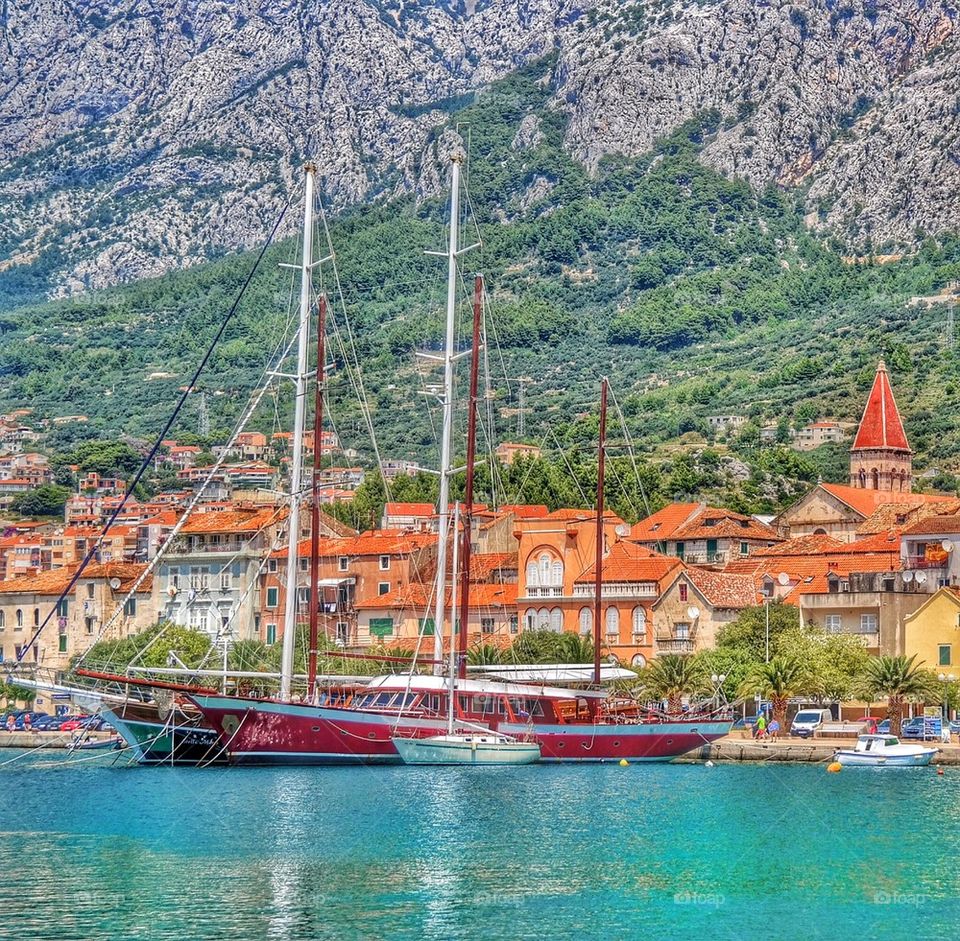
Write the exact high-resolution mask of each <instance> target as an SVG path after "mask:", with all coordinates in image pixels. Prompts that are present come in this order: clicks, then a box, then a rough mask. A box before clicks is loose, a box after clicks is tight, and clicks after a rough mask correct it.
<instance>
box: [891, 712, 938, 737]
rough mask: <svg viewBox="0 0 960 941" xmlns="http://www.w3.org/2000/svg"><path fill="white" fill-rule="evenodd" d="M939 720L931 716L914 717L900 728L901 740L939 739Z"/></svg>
mask: <svg viewBox="0 0 960 941" xmlns="http://www.w3.org/2000/svg"><path fill="white" fill-rule="evenodd" d="M941 728H942V723H941V719H940V718H939V717H933V716H927V717H924V716H914V717H913V718H912V719H909V720H908V721H907V722H904V723H903V726H902V727H901V728H900V738H902V739H939V738H940V730H941Z"/></svg>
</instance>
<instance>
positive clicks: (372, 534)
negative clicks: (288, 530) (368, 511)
mask: <svg viewBox="0 0 960 941" xmlns="http://www.w3.org/2000/svg"><path fill="white" fill-rule="evenodd" d="M436 541H437V537H436V536H435V535H434V534H433V533H411V532H408V531H407V530H405V529H371V530H368V531H367V532H365V533H360V534H359V535H355V536H347V537H346V538H330V537H329V536H327V537H321V539H320V558H323V559H335V558H337V557H339V556H348V557H356V556H368V555H369V556H374V555H400V556H404V555H409V554H410V553H411V552H413V551H415V550H416V549H422V548H423V547H424V546H432V545H434V544H435V543H436ZM298 552H299V555H300V558H305V557H309V555H310V539H309V538H307V539H301V540H300V545H299V547H298ZM272 554H273V557H274V558H277V559H285V558H286V557H287V549H286V547H284V548H282V549H277V550H275V551H274V552H273V553H272Z"/></svg>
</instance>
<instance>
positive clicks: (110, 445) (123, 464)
mask: <svg viewBox="0 0 960 941" xmlns="http://www.w3.org/2000/svg"><path fill="white" fill-rule="evenodd" d="M68 463H70V464H78V465H79V466H80V470H81V471H83V472H87V471H94V472H95V473H97V474H100V475H101V476H104V477H123V478H127V477H129V476H131V475H132V474H133V473H134V472H135V471H136V470H137V468H138V467H140V463H141V457H140V455H139V454H138V453H137V452H136V451H135V450H134V449H133V448H132V447H130V445H129V444H127V443H126V442H123V441H84V442H83V444H80V445H78V446H77V447H76V449H75V450H74V452H73V454H72V456H71V459H70V460H69V461H68Z"/></svg>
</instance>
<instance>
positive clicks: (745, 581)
mask: <svg viewBox="0 0 960 941" xmlns="http://www.w3.org/2000/svg"><path fill="white" fill-rule="evenodd" d="M683 577H685V578H687V579H689V581H690V582H691V584H693V586H694V587H695V588H696V589H697V591H699V592H700V594H701V595H703V597H704V598H706V599H707V601H709V602H710V604H711V605H712V606H713V607H715V608H750V607H753V605H755V604H758V603H759V597H758V593H757V586H756V583H755V582H754V579H753V576H751V575H731V574H729V573H727V572H712V571H710V570H709V569H701V568H695V567H692V566H691V567H690V568H688V569H687V570H686V572H684V574H683Z"/></svg>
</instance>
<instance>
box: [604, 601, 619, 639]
mask: <svg viewBox="0 0 960 941" xmlns="http://www.w3.org/2000/svg"><path fill="white" fill-rule="evenodd" d="M606 621H607V636H608V637H609V636H610V635H616V636H617V637H619V636H620V609H619V608H615V607H614V606H613V605H611V606H610V607H609V608H607V615H606Z"/></svg>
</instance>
